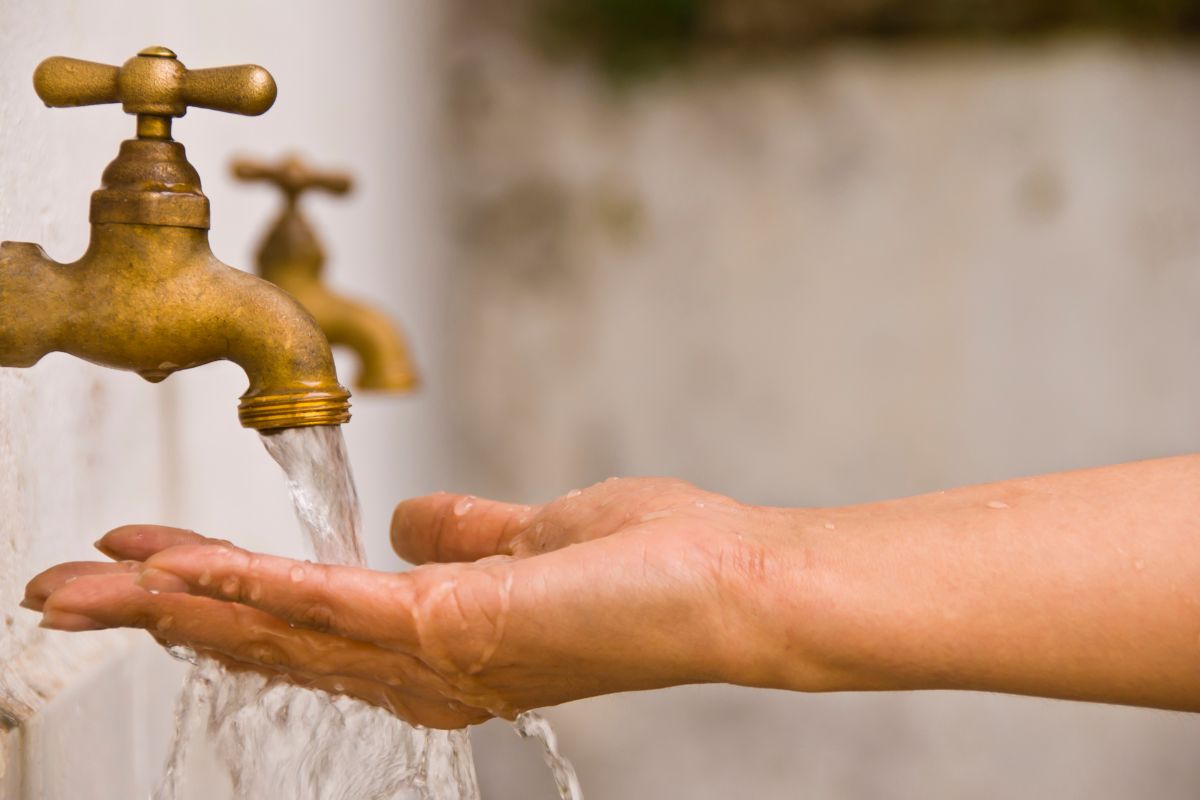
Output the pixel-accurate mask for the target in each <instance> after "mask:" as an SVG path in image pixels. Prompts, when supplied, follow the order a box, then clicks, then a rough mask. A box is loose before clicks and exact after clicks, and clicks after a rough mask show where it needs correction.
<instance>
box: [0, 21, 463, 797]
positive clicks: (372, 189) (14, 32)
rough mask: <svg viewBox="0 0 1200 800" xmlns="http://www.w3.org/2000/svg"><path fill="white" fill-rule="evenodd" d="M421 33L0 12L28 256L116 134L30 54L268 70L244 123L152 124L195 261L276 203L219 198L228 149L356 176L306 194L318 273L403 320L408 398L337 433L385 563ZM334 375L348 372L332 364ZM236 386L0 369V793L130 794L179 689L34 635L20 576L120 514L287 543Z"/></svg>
mask: <svg viewBox="0 0 1200 800" xmlns="http://www.w3.org/2000/svg"><path fill="white" fill-rule="evenodd" d="M432 24H433V23H432V19H431V11H430V8H429V7H428V6H424V5H423V4H420V3H416V2H410V3H398V4H391V3H387V4H385V3H361V4H343V3H338V4H334V3H315V2H302V3H292V2H259V3H254V4H247V3H240V2H234V0H224V1H223V2H206V3H194V2H191V3H183V2H144V1H141V0H139V1H137V2H134V1H132V0H128V1H124V2H107V3H88V2H40V1H39V0H0V239H6V240H26V241H36V242H39V243H41V244H42V245H43V246H44V247H45V249H46V250H47V252H48V253H49V254H50V255H51V256H53V257H55V258H57V259H59V260H61V261H70V260H73V259H75V258H76V257H78V256H79V255H80V254H81V253H82V251H83V249H84V247H85V245H86V241H87V235H88V226H87V213H88V199H89V195H90V193H91V191H92V190H93V189H95V188H96V187H97V186H98V185H99V179H100V173H101V171H102V170H103V168H104V166H105V165H106V164H107V163H108V162H109V161H110V160H111V159H112V157H113V156H114V155H115V154H116V150H117V146H118V144H119V142H120V141H121V140H122V139H125V138H130V137H131V136H132V134H133V119H132V118H131V117H129V116H126V115H125V114H123V113H121V111H120V109H119V108H117V107H115V106H106V107H95V108H82V109H70V110H67V109H55V110H49V109H46V108H44V107H43V106H42V104H41V102H40V101H39V100H38V99H37V97H36V95H35V94H34V92H33V88H32V82H31V76H32V73H33V69H34V67H35V66H36V65H37V63H38V62H39V61H40V60H41V59H42V58H44V57H46V56H49V55H70V56H75V57H79V58H85V59H91V60H96V61H104V62H108V63H121V62H123V61H124V60H125V59H127V58H129V57H130V56H132V55H133V54H135V53H136V52H137V51H138V50H139V49H141V48H142V47H145V46H147V45H150V44H163V45H166V46H169V47H171V48H172V49H174V50H175V51H176V52H177V53H178V55H179V57H180V59H181V60H182V61H183V62H184V63H185V64H186V65H188V66H192V67H207V66H218V65H223V64H237V63H246V62H254V63H259V64H262V65H264V66H266V67H267V68H268V69H269V70H271V72H272V74H273V75H274V76H275V79H276V81H277V82H278V84H279V99H278V101H277V102H276V105H275V107H274V108H273V109H272V110H271V111H270V112H268V114H267V115H266V116H264V117H261V118H255V119H251V118H244V117H235V116H230V115H224V114H217V113H215V112H210V111H205V110H195V111H192V112H191V113H190V114H189V115H188V116H187V117H186V118H185V119H182V120H179V121H177V122H176V125H175V136H176V138H177V139H178V140H179V141H181V142H183V143H184V145H185V146H186V147H187V149H188V154H189V158H190V159H191V161H192V162H193V164H195V165H196V167H197V168H198V169H199V171H200V175H201V179H202V181H203V184H204V189H205V192H206V193H207V194H208V196H209V198H210V199H211V201H212V208H213V214H212V221H213V230H212V237H211V238H212V246H213V250H214V252H215V253H216V254H217V255H218V257H220V258H222V259H223V260H225V261H227V262H228V263H230V264H232V265H234V266H238V267H242V268H250V267H251V266H252V263H251V258H252V253H253V251H254V248H255V246H256V244H257V241H258V239H259V237H260V236H261V235H262V233H263V231H264V230H265V226H266V224H267V223H268V221H269V220H270V218H271V216H272V215H273V214H274V213H275V204H276V203H277V199H276V198H275V197H272V196H271V195H270V192H268V191H267V190H266V189H265V188H258V187H247V186H245V185H239V184H234V183H233V181H232V180H231V179H230V178H229V177H228V174H227V173H228V160H229V158H230V156H231V155H233V154H234V153H248V154H254V155H260V156H265V157H275V156H278V155H280V154H282V153H283V152H286V151H292V150H295V151H298V152H300V153H301V154H302V155H306V156H310V157H311V158H312V160H313V161H314V163H316V164H318V165H328V166H334V167H340V168H345V169H347V170H349V171H350V172H352V173H353V174H354V175H355V176H356V178H357V179H358V188H357V189H356V191H355V193H354V194H353V195H351V196H350V197H349V198H347V199H345V200H330V199H328V198H321V197H314V198H312V199H311V201H310V202H309V209H310V211H311V215H312V217H313V218H314V221H315V222H316V223H317V224H318V225H319V226H320V232H321V234H322V236H323V239H324V241H325V243H326V245H327V248H328V251H329V254H330V263H329V271H330V274H331V277H332V280H333V282H334V283H335V284H337V285H339V286H344V287H350V289H351V291H352V292H353V293H356V294H359V295H363V296H366V297H370V298H371V299H372V300H374V301H375V302H377V303H379V304H380V305H382V306H383V307H385V308H386V309H387V310H388V311H390V312H392V313H393V314H394V315H395V316H396V317H397V318H399V319H400V320H401V321H402V322H403V323H404V324H405V326H406V328H407V329H408V330H409V332H410V334H411V338H412V340H413V343H414V348H415V351H416V358H417V360H418V364H419V366H420V367H422V368H423V369H424V371H425V378H426V382H427V386H428V387H429V388H427V389H426V390H425V391H424V392H423V393H422V394H420V395H417V396H414V397H411V398H404V399H395V398H387V399H383V398H369V397H357V396H356V397H355V399H354V404H355V407H354V414H355V418H354V421H353V422H352V423H351V424H350V425H349V426H347V428H346V435H347V438H348V440H349V442H350V449H351V456H352V460H353V462H354V468H355V472H356V474H357V475H358V477H359V488H360V494H361V496H362V499H363V501H364V506H365V516H366V531H367V539H368V550H369V551H370V557H371V559H372V561H373V562H374V563H375V564H377V565H380V566H387V567H391V566H395V565H396V564H397V562H396V560H395V559H394V557H392V556H390V554H389V553H388V550H387V531H386V524H387V518H388V515H389V514H390V511H391V506H392V504H393V503H394V502H395V501H396V500H397V499H398V498H399V497H400V496H402V495H404V494H406V493H412V492H416V491H424V490H428V489H431V488H434V486H435V483H436V482H437V481H438V480H439V478H440V476H441V474H442V473H441V472H440V471H439V470H440V469H441V467H440V466H439V463H438V462H437V460H436V456H437V454H438V453H439V452H440V451H441V449H442V448H440V447H438V446H437V439H438V436H439V435H440V433H439V428H438V423H437V416H436V415H435V413H434V411H435V409H436V404H437V400H436V397H437V392H438V387H439V386H440V385H441V383H442V381H441V379H440V374H439V372H438V369H437V367H438V364H439V363H440V359H438V358H437V357H436V356H435V350H436V345H437V342H436V341H435V340H434V338H435V337H434V336H432V335H431V331H432V330H433V329H434V327H435V324H434V323H435V321H436V320H435V318H434V315H435V314H436V311H437V308H438V307H439V302H438V300H439V292H440V286H441V279H440V271H439V269H438V268H437V266H436V264H435V263H434V261H435V259H436V258H437V257H438V248H437V242H436V233H435V226H434V225H433V224H432V222H431V215H432V213H433V209H434V206H435V199H436V198H435V195H434V194H433V193H432V192H430V191H429V188H428V187H429V183H430V180H429V177H428V174H427V171H428V169H429V166H428V161H427V159H425V158H424V157H423V154H424V152H425V151H426V150H427V149H428V143H427V139H428V137H429V136H430V130H431V128H430V120H431V117H432V110H433V106H432V100H431V97H430V95H429V92H428V89H427V86H428V82H427V81H426V76H425V72H426V70H425V69H424V68H423V66H422V65H423V64H424V62H425V61H426V59H427V58H428V53H427V49H426V48H427V46H428V42H429V41H430V40H431V38H432V37H431V36H430V35H429V27H430V26H431V25H432ZM339 363H342V362H339ZM340 372H341V374H342V376H343V379H344V380H348V379H349V378H350V377H351V376H352V375H353V369H352V368H351V367H350V365H349V364H348V363H347V364H346V365H345V366H342V367H341V368H340ZM244 387H245V378H244V377H243V376H242V374H241V373H240V371H239V370H237V369H236V368H235V367H232V366H231V365H227V364H226V365H210V366H208V367H204V368H201V369H198V370H195V371H194V372H193V373H191V374H181V375H176V376H174V377H172V378H170V379H169V380H168V381H166V382H165V383H164V384H160V385H158V386H151V385H150V384H147V383H145V382H143V381H142V380H141V379H140V378H138V377H136V376H134V375H133V374H131V373H130V374H119V373H115V372H112V371H107V370H103V369H99V368H96V367H92V366H91V365H88V364H84V363H82V362H79V361H76V360H73V359H70V358H68V357H65V356H61V355H56V356H50V357H48V358H46V359H45V360H44V361H43V362H42V363H41V364H39V365H38V366H37V367H35V368H33V369H29V370H9V369H5V370H0V509H2V511H0V709H5V710H7V711H9V712H10V713H11V712H12V711H13V710H14V709H15V710H17V711H20V715H21V716H22V717H28V718H29V721H28V722H27V724H26V725H24V726H23V727H22V728H21V729H19V731H18V732H17V733H14V734H12V735H9V736H0V797H38V798H46V799H47V800H51V799H52V798H66V797H98V796H105V797H133V796H139V795H141V796H144V795H145V793H146V789H147V787H148V786H149V781H151V780H152V779H153V778H154V777H155V776H156V775H157V772H158V769H159V766H160V764H161V758H162V750H163V747H164V744H165V736H166V733H165V727H166V726H167V725H169V723H170V714H171V711H170V702H171V700H172V695H173V688H174V686H175V685H177V681H178V669H176V668H175V666H174V665H173V664H172V663H171V662H170V661H169V660H168V659H166V657H165V656H162V655H161V654H159V653H157V652H156V651H155V649H154V648H151V647H148V646H146V645H145V644H144V643H143V642H142V639H141V638H140V637H139V638H133V637H125V636H123V635H122V634H118V633H107V632H105V633H96V634H86V635H81V636H71V635H65V634H57V633H53V632H44V631H41V630H39V629H37V628H35V627H33V625H34V624H35V623H36V615H34V614H32V613H29V612H27V611H23V610H20V609H18V608H16V603H17V601H18V600H19V599H20V596H21V594H20V593H21V588H22V586H23V585H24V582H25V581H26V580H27V579H28V578H29V577H30V576H32V575H33V574H34V573H35V572H37V571H38V570H41V569H43V568H45V567H47V566H49V565H50V564H52V563H55V562H57V561H60V560H64V559H82V558H90V557H91V556H92V550H91V546H90V545H91V542H92V541H93V540H94V539H95V538H96V537H97V536H98V535H99V534H101V533H103V532H104V531H105V530H107V529H108V528H110V527H112V526H115V525H117V524H121V523H125V522H133V521H162V522H169V523H176V524H180V525H183V526H186V527H190V528H195V529H197V530H201V531H204V532H211V533H215V534H219V535H222V536H228V537H231V538H235V539H238V540H240V541H242V542H245V543H246V544H247V545H249V546H254V547H258V548H260V549H264V550H270V551H274V552H284V553H297V552H300V551H299V547H298V535H297V533H296V525H295V523H294V522H293V520H292V515H291V510H290V506H289V504H288V501H287V498H286V495H285V492H284V487H283V483H282V481H281V480H280V478H279V476H278V475H277V472H276V468H275V466H274V464H273V463H271V461H270V459H269V458H268V457H267V455H266V454H265V452H264V451H263V450H262V448H261V446H260V445H259V443H258V441H257V437H256V435H255V434H253V433H252V432H249V431H246V430H243V429H242V428H240V427H239V426H238V423H237V416H236V408H237V397H238V395H239V394H240V393H241V392H242V390H243V389H244ZM418 454H422V455H421V457H418ZM424 454H433V456H434V458H433V460H431V459H430V458H428V457H427V456H425V455H424ZM131 705H132V706H133V708H132V710H130V708H129V707H130V706H131ZM143 713H144V718H143V717H142V716H141V715H142V714H143ZM21 731H23V733H21ZM17 787H23V789H21V790H18V788H17Z"/></svg>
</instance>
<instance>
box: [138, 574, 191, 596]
mask: <svg viewBox="0 0 1200 800" xmlns="http://www.w3.org/2000/svg"><path fill="white" fill-rule="evenodd" d="M134 583H136V584H137V585H138V586H140V587H142V588H143V589H145V590H146V591H147V592H150V593H152V594H157V593H159V592H166V593H168V594H178V593H181V592H186V591H188V589H189V588H190V587H189V586H188V585H187V583H186V582H185V581H184V580H183V578H180V577H179V576H178V575H172V574H171V573H169V572H167V571H166V570H162V569H157V568H155V567H146V568H145V569H144V570H142V574H141V575H138V576H137V580H135V581H134Z"/></svg>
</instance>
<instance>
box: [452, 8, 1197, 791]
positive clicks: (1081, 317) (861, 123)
mask: <svg viewBox="0 0 1200 800" xmlns="http://www.w3.org/2000/svg"><path fill="white" fill-rule="evenodd" d="M460 6H461V7H462V9H464V13H463V14H462V15H461V19H460V22H461V25H460V26H459V27H458V28H457V29H456V30H455V31H454V35H453V37H452V38H451V40H450V42H449V43H448V45H447V49H448V77H449V81H450V84H449V85H450V88H451V95H450V99H451V101H452V102H451V104H450V105H449V107H448V110H447V114H448V117H449V119H450V120H451V122H452V129H451V130H452V136H451V137H450V138H449V139H448V142H449V152H450V154H451V156H452V157H450V158H448V159H447V163H448V165H449V168H450V187H451V192H452V194H451V199H452V203H453V209H454V224H455V235H456V238H457V250H456V251H455V270H454V284H453V287H454V288H453V296H454V298H455V305H456V312H455V314H456V318H458V319H459V320H461V325H460V327H459V328H458V331H457V335H456V337H455V340H454V344H455V349H454V351H453V352H454V359H455V360H454V363H453V368H454V372H453V375H454V377H455V380H456V385H457V387H458V391H456V392H455V393H454V395H453V396H454V398H455V404H454V405H453V406H452V409H451V413H452V414H453V415H454V416H453V421H454V430H455V433H456V436H455V440H454V441H455V444H456V447H457V449H456V459H457V460H456V465H457V471H456V475H457V476H458V477H459V480H460V483H459V484H458V488H461V489H464V490H470V491H475V492H479V493H484V494H491V495H499V496H501V497H504V498H506V499H519V500H532V501H537V500H542V499H545V498H547V497H550V496H553V495H555V494H558V493H561V492H564V491H566V490H568V489H571V488H572V487H575V486H581V485H585V484H588V483H590V482H593V481H597V480H601V479H603V478H606V477H608V476H609V475H613V474H670V475H678V476H681V477H684V478H688V479H691V480H693V481H696V482H697V483H699V484H700V485H702V486H705V487H706V488H709V489H713V490H717V491H721V492H725V493H729V494H731V495H733V496H736V497H738V498H741V499H744V500H747V501H752V502H758V503H775V504H796V505H800V504H829V503H844V502H854V501H863V500H871V499H879V498H884V497H889V496H899V495H905V494H910V493H916V492H921V491H926V490H932V489H935V488H941V487H946V486H951V485H957V484H964V483H969V482H975V481H984V480H989V479H999V478H1004V477H1009V476H1016V475H1020V474H1027V473H1036V472H1041V471H1047V470H1054V469H1065V468H1071V467H1080V466H1085V465H1095V464H1102V463H1107V462H1115V461H1120V460H1127V459H1136V458H1145V457H1153V456H1158V455H1165V454H1172V453H1181V452H1188V451H1192V450H1195V449H1196V447H1197V446H1200V413H1197V407H1198V402H1200V372H1198V371H1197V370H1196V369H1195V367H1194V361H1195V354H1196V352H1197V347H1198V345H1200V313H1197V308H1198V307H1200V192H1198V191H1197V190H1198V189H1200V158H1198V157H1197V148H1196V145H1197V142H1198V141H1200V56H1197V54H1196V53H1194V52H1192V51H1177V50H1170V49H1159V50H1154V49H1139V48H1136V47H1132V46H1123V45H1119V44H1116V43H1109V42H1104V41H1086V40H1080V41H1069V40H1068V41H1059V42H1050V43H1046V44H1044V45H1039V46H1029V47H1014V48H1011V49H969V48H961V47H959V48H955V47H944V48H941V49H933V50H930V49H922V48H918V47H915V46H914V47H909V48H895V49H890V50H889V49H879V50H872V49H867V48H853V47H847V48H842V49H835V50H832V51H822V52H818V53H813V54H808V55H807V56H805V57H803V58H799V59H796V60H775V61H761V60H760V61H759V62H757V63H746V64H739V63H731V62H728V61H722V62H720V63H711V62H704V61H700V62H698V63H695V64H693V65H692V67H691V68H689V69H688V70H686V71H683V72H677V73H669V74H665V75H662V76H660V77H658V78H655V79H653V80H650V81H648V82H645V83H641V84H634V85H632V86H625V87H620V88H615V89H614V88H612V87H609V86H607V85H606V84H605V83H604V81H603V80H601V79H600V78H598V77H597V76H596V75H595V74H593V73H592V72H591V71H590V70H589V69H588V68H587V67H586V66H583V65H580V64H574V63H570V62H568V63H561V62H559V63H553V64H551V63H546V62H543V61H541V60H539V59H538V58H537V57H535V56H532V55H531V54H530V52H529V51H528V50H527V49H525V47H524V46H522V44H521V43H520V42H519V41H518V40H516V39H514V38H512V37H511V36H510V35H509V33H508V32H507V31H506V29H505V26H504V25H503V24H502V23H503V20H501V24H495V23H496V20H494V19H487V20H485V21H483V22H481V21H480V19H479V17H478V16H477V15H475V14H474V13H473V5H472V4H466V3H464V4H460ZM500 16H503V15H500ZM551 716H552V718H553V719H554V720H556V721H557V722H558V723H559V725H560V734H561V739H562V743H563V746H564V748H565V749H566V751H567V752H568V753H569V754H570V755H572V756H573V757H574V758H575V760H576V762H577V764H578V765H579V767H580V771H581V774H582V778H583V781H584V785H585V786H586V787H587V788H588V790H589V797H592V798H600V799H601V800H605V799H607V798H624V797H688V798H697V799H698V798H728V797H756V798H784V797H819V798H831V797H836V798H843V799H850V798H864V800H866V799H868V798H880V797H888V798H925V799H928V798H942V797H945V798H951V797H975V798H1013V797H1029V798H1057V797H1091V798H1112V799H1113V800H1116V799H1117V798H1129V797H1135V796H1148V797H1149V796H1152V797H1156V798H1191V797H1195V796H1196V795H1197V793H1200V758H1197V754H1198V753H1200V749H1198V748H1200V745H1198V744H1197V742H1200V736H1198V734H1200V719H1197V718H1195V717H1187V716H1181V715H1173V714H1166V713H1157V712H1148V711H1138V710H1130V709H1120V708H1108V707H1100V706H1086V705H1078V704H1068V703H1055V702H1046V701H1039V700H1028V699H1014V698H1002V697H988V696H979V695H965V694H957V695H956V694H945V695H938V694H926V695H889V694H881V695H872V696H830V697H804V696H799V695H787V694H782V693H770V692H754V691H748V690H739V689H731V688H720V687H704V688H687V689H681V690H676V691H671V692H663V693H653V694H647V695H633V696H620V697H613V698H602V699H597V700H592V701H588V702H586V703H580V704H575V705H571V706H567V707H564V708H562V709H556V710H554V711H553V712H552V713H551ZM508 739H509V735H508V734H507V733H506V732H505V731H503V730H502V729H500V728H499V727H497V726H491V727H490V729H489V730H488V731H487V732H486V733H485V736H484V738H482V739H479V740H478V741H479V744H478V747H477V752H478V754H479V760H480V774H481V780H482V782H483V785H485V786H495V787H499V788H497V790H495V791H494V792H493V793H492V795H491V796H492V797H493V798H506V797H511V798H518V797H527V796H529V795H528V794H525V793H524V788H519V787H528V786H533V785H535V782H537V781H539V780H540V778H538V777H537V775H538V767H537V765H536V764H535V763H534V762H533V760H531V759H525V758H524V755H523V754H522V753H521V752H520V750H519V749H518V746H516V745H513V744H510V743H509V742H508ZM500 776H508V777H507V779H502V778H501V777H500ZM543 783H544V782H543ZM537 785H540V784H537ZM543 788H544V789H548V787H543ZM546 796H550V795H549V794H547V795H546Z"/></svg>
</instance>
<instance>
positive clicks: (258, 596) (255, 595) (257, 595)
mask: <svg viewBox="0 0 1200 800" xmlns="http://www.w3.org/2000/svg"><path fill="white" fill-rule="evenodd" d="M262 596H263V588H262V584H261V583H252V584H250V594H249V597H250V602H251V603H257V602H258V601H259V600H262Z"/></svg>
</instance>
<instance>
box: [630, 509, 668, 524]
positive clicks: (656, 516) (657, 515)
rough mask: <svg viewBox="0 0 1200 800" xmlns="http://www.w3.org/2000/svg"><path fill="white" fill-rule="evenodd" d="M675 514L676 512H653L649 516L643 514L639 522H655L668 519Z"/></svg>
mask: <svg viewBox="0 0 1200 800" xmlns="http://www.w3.org/2000/svg"><path fill="white" fill-rule="evenodd" d="M674 514H675V512H674V511H651V512H650V513H649V514H642V516H641V518H640V519H639V520H638V522H653V521H654V520H656V519H666V518H667V517H670V516H673V515H674Z"/></svg>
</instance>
